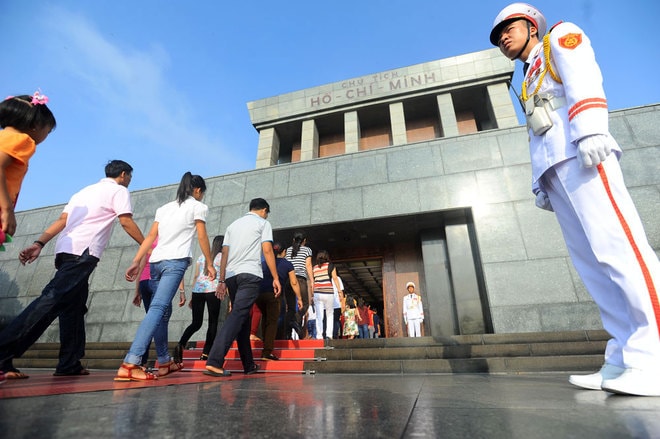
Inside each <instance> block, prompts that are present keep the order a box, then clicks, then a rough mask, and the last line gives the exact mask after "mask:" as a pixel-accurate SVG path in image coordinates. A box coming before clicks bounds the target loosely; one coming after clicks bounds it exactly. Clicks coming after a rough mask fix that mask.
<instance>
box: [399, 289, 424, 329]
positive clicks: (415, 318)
mask: <svg viewBox="0 0 660 439" xmlns="http://www.w3.org/2000/svg"><path fill="white" fill-rule="evenodd" d="M406 289H407V290H408V294H406V295H405V296H404V297H403V321H404V323H405V324H406V325H407V326H408V337H421V336H422V332H421V327H422V322H423V321H424V308H423V307H422V298H421V296H420V295H419V294H416V293H415V284H414V283H413V282H408V283H407V284H406Z"/></svg>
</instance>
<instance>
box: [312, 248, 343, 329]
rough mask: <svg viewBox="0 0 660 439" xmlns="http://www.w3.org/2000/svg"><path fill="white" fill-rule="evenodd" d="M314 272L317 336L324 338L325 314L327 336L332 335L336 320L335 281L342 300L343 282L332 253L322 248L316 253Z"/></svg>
mask: <svg viewBox="0 0 660 439" xmlns="http://www.w3.org/2000/svg"><path fill="white" fill-rule="evenodd" d="M312 271H313V274H314V305H315V306H316V338H317V339H320V340H322V339H323V338H324V337H323V317H324V316H325V334H326V337H325V338H331V337H332V328H333V323H334V322H333V320H334V309H333V308H334V302H335V296H334V290H333V288H332V285H333V283H334V285H335V287H336V288H337V291H338V292H339V298H340V300H342V299H343V297H344V292H343V291H342V290H341V284H340V283H339V278H338V277H337V269H336V268H335V266H334V264H333V263H332V262H330V255H329V254H328V252H327V251H326V250H321V251H320V252H319V253H318V255H316V265H314V268H313V269H312Z"/></svg>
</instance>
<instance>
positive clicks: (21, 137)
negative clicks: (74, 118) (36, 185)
mask: <svg viewBox="0 0 660 439" xmlns="http://www.w3.org/2000/svg"><path fill="white" fill-rule="evenodd" d="M47 102H48V97H46V96H45V95H42V94H41V93H40V92H39V91H37V92H35V93H34V94H33V95H32V96H28V95H21V96H10V97H8V98H6V99H5V100H4V101H2V102H0V127H2V128H3V129H2V130H1V131H0V228H1V229H2V231H3V232H4V233H6V234H8V235H13V234H14V232H15V231H16V217H15V216H14V207H16V201H17V200H18V193H19V192H20V190H21V184H22V183H23V177H25V174H26V173H27V169H28V161H29V160H30V157H32V155H34V153H35V151H36V147H37V145H38V144H40V143H41V142H43V141H44V140H45V139H46V137H48V135H49V134H50V132H51V131H53V129H54V128H55V126H56V122H55V116H53V113H52V112H51V111H50V110H49V109H48V107H47V106H46V103H47Z"/></svg>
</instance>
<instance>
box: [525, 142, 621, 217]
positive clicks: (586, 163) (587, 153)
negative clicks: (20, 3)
mask: <svg viewBox="0 0 660 439" xmlns="http://www.w3.org/2000/svg"><path fill="white" fill-rule="evenodd" d="M615 146H616V141H615V140H614V139H613V138H612V137H611V136H608V135H607V134H593V135H591V136H587V137H583V138H581V139H580V140H578V151H577V159H578V163H580V166H581V167H583V168H591V167H593V166H598V164H599V163H600V162H602V161H604V160H605V159H606V158H607V156H608V155H610V153H611V152H612V148H614V147H615ZM537 205H538V204H537Z"/></svg>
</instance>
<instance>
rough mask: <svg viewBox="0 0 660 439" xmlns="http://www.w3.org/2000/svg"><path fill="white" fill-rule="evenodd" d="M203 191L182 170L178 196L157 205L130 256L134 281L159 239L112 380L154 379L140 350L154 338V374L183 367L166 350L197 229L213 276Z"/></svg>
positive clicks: (196, 177)
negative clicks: (139, 315) (133, 328)
mask: <svg viewBox="0 0 660 439" xmlns="http://www.w3.org/2000/svg"><path fill="white" fill-rule="evenodd" d="M205 191H206V183H205V182H204V179H203V178H202V177H200V176H199V175H192V174H191V173H190V172H186V173H185V174H184V175H183V177H182V178H181V182H180V183H179V188H178V190H177V199H176V200H175V201H172V202H169V203H167V204H165V205H164V206H161V207H160V208H159V209H158V210H156V218H155V220H154V223H153V225H152V226H151V230H150V231H149V234H148V235H147V237H146V238H145V240H144V242H143V243H142V245H141V246H140V249H139V250H138V252H137V254H136V255H135V257H134V258H133V263H132V264H131V266H130V267H128V269H127V270H126V280H128V281H129V282H132V281H134V280H135V278H136V277H137V276H138V275H139V274H140V273H139V271H140V261H141V260H142V258H144V257H145V256H146V254H147V252H148V251H149V249H150V248H151V244H152V243H153V242H154V240H155V239H156V238H158V245H157V246H156V248H154V250H153V252H152V253H151V258H150V260H149V264H150V267H151V282H152V287H153V289H154V296H153V299H152V301H151V306H150V307H149V311H148V312H147V315H146V316H145V317H144V320H142V323H141V324H140V326H139V327H138V330H137V333H136V335H135V340H134V341H133V344H132V345H131V347H130V349H129V350H128V354H126V357H124V362H123V363H122V365H121V367H120V368H119V370H118V371H117V376H116V377H115V381H145V380H154V379H156V378H157V376H156V375H154V374H152V373H150V372H147V371H146V370H145V369H144V368H143V367H141V366H140V364H141V362H142V355H143V354H144V352H145V350H146V349H147V346H148V345H149V342H150V340H151V338H152V337H153V338H154V342H155V344H156V355H157V357H158V377H164V376H166V375H169V374H171V373H173V372H178V371H180V370H181V369H183V364H181V363H177V362H175V361H174V360H173V359H172V358H171V357H170V355H169V352H168V349H167V342H168V336H167V325H168V322H169V318H170V314H171V312H172V311H171V310H172V299H173V298H174V295H175V294H176V292H177V288H178V286H179V284H180V283H181V280H182V279H183V275H184V273H185V272H186V269H187V268H188V265H190V259H191V257H192V251H191V246H192V240H193V238H194V235H195V232H196V233H197V239H198V241H199V246H200V248H201V250H202V254H203V255H204V257H205V265H206V272H207V273H208V275H209V277H211V278H215V276H216V270H215V268H214V267H213V258H212V257H211V249H210V247H209V239H208V235H207V233H206V215H207V213H208V207H207V206H206V205H205V204H204V203H202V202H201V201H202V199H203V198H204V192H205Z"/></svg>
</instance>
